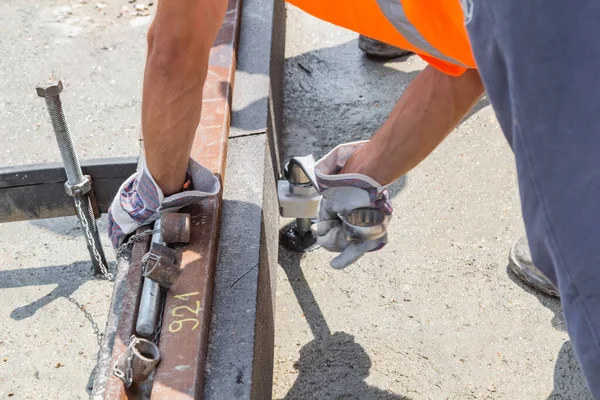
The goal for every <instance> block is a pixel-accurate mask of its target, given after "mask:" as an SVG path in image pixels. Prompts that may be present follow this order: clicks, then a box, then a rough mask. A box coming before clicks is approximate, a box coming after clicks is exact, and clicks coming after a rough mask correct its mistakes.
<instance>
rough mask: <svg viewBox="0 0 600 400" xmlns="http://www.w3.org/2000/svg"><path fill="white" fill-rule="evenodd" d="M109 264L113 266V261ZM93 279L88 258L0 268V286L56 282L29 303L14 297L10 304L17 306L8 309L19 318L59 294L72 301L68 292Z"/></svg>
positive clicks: (9, 286) (70, 293) (41, 284)
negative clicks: (39, 265) (56, 263)
mask: <svg viewBox="0 0 600 400" xmlns="http://www.w3.org/2000/svg"><path fill="white" fill-rule="evenodd" d="M113 264H114V263H113ZM110 267H111V269H114V265H110ZM92 279H94V274H93V271H91V269H90V262H89V261H78V262H75V263H73V264H70V265H54V266H49V267H42V268H23V269H16V270H15V269H13V270H4V271H0V290H1V289H9V288H16V287H23V286H43V285H52V284H56V285H57V286H56V287H55V288H54V289H53V290H52V291H51V292H50V293H48V294H46V295H45V296H43V297H41V298H39V299H37V300H34V301H33V302H31V303H29V304H25V305H19V304H18V298H15V300H14V301H13V305H15V306H17V307H16V308H15V309H14V310H13V311H12V312H11V314H10V317H11V318H12V319H14V320H17V321H20V320H23V319H26V318H29V317H32V316H33V315H35V313H36V312H37V311H38V310H40V309H41V308H42V307H44V306H46V305H48V304H50V303H51V302H53V301H54V300H56V299H58V298H60V297H63V298H66V299H67V300H69V301H72V297H71V295H72V294H73V293H74V292H75V291H76V290H77V289H78V288H79V287H80V286H81V285H83V284H84V283H85V282H87V281H89V280H92Z"/></svg>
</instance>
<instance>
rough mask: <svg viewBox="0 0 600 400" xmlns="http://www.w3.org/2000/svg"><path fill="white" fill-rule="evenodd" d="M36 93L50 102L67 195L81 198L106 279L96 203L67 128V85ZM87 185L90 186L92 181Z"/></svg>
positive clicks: (45, 86)
mask: <svg viewBox="0 0 600 400" xmlns="http://www.w3.org/2000/svg"><path fill="white" fill-rule="evenodd" d="M35 90H36V92H37V94H38V96H40V97H43V98H44V100H46V106H47V107H48V113H49V114H50V121H51V122H52V128H53V129H54V135H55V136H56V142H57V143H58V149H59V150H60V156H61V158H62V160H63V164H64V167H65V172H66V174H67V183H66V184H65V186H66V188H67V189H66V191H67V193H68V194H69V195H75V196H77V197H76V198H75V205H76V207H77V205H79V207H78V209H79V210H78V217H79V219H80V222H81V225H82V226H83V228H84V233H85V236H86V241H87V246H88V251H89V253H90V257H91V259H92V264H93V265H94V269H95V271H96V273H104V274H105V275H106V276H109V275H108V269H107V267H106V266H107V263H106V257H105V256H104V251H103V250H102V246H101V244H100V236H99V235H98V227H97V225H96V220H95V218H94V213H93V208H92V203H91V202H90V198H89V196H88V195H86V194H85V192H84V190H86V189H87V186H86V179H85V178H84V177H83V172H82V171H81V166H80V165H79V159H78V158H77V154H75V146H74V145H73V139H72V138H71V132H70V131H69V124H67V119H66V118H65V113H64V111H63V108H62V103H61V101H60V93H61V92H62V90H63V84H62V82H61V81H55V80H47V81H44V82H40V83H39V84H38V85H37V87H36V89H35ZM87 183H88V184H89V181H88V182H87ZM70 189H72V193H69V192H70ZM87 190H89V189H87Z"/></svg>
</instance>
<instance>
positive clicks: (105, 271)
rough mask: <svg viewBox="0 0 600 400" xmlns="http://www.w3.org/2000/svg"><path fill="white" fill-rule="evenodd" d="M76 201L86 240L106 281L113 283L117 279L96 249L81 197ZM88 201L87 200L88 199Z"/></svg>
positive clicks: (76, 198) (76, 197) (77, 197)
mask: <svg viewBox="0 0 600 400" xmlns="http://www.w3.org/2000/svg"><path fill="white" fill-rule="evenodd" d="M74 199H75V208H76V209H77V214H78V215H79V221H81V225H82V226H83V230H84V232H85V238H86V240H87V242H88V244H89V245H90V247H91V249H92V252H93V253H94V258H95V259H96V262H97V263H98V265H99V266H100V271H101V272H102V275H103V276H104V277H105V278H106V279H108V280H109V281H111V282H112V281H114V279H115V277H114V275H113V274H111V273H110V272H108V267H107V266H106V264H104V261H102V257H101V256H100V252H99V251H98V249H97V248H96V242H95V241H94V238H93V236H92V231H91V228H90V225H89V224H88V222H87V219H86V217H85V214H84V213H83V209H82V208H81V197H80V196H75V197H74ZM86 200H87V198H86Z"/></svg>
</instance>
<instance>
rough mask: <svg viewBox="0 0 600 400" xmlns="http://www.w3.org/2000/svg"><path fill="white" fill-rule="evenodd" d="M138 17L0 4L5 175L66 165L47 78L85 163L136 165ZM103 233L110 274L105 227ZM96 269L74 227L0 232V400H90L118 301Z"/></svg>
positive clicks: (59, 2) (89, 7)
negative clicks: (55, 84) (113, 160)
mask: <svg viewBox="0 0 600 400" xmlns="http://www.w3.org/2000/svg"><path fill="white" fill-rule="evenodd" d="M103 6H104V7H103ZM134 7H135V3H129V2H128V1H127V0H119V1H115V2H102V1H68V0H40V1H31V0H8V1H3V2H0V22H1V23H0V37H2V38H3V39H4V40H0V54H2V57H0V81H1V82H2V85H0V143H1V144H2V145H1V146H0V165H2V166H6V165H20V164H29V163H41V162H46V161H59V160H60V155H59V152H58V148H57V146H56V143H55V139H54V135H53V133H52V127H51V125H50V121H49V120H48V115H47V111H46V109H45V104H44V101H43V100H42V99H40V98H38V97H37V96H36V94H35V85H36V83H37V82H38V81H41V80H43V79H47V78H49V77H57V78H61V79H63V82H64V83H65V91H64V95H63V104H64V108H65V111H66V113H67V118H68V120H69V122H70V125H71V131H72V133H73V134H74V137H75V146H76V149H77V152H78V154H79V156H80V158H100V157H112V156H126V155H137V138H138V135H139V120H140V101H141V80H142V73H143V67H144V59H145V52H146V46H145V37H146V31H147V27H148V24H149V23H150V17H148V16H138V15H137V14H136V12H135V10H134ZM152 8H154V6H152V7H150V9H152ZM126 10H127V11H126ZM144 13H145V12H144ZM100 231H101V232H102V240H103V243H104V245H105V252H106V254H107V257H108V258H109V259H110V260H111V262H112V263H113V264H111V267H113V268H114V256H113V253H112V250H111V249H110V247H108V243H109V242H108V238H107V236H106V233H105V232H106V221H105V219H102V221H101V223H100ZM90 268H91V263H90V262H89V255H88V252H87V249H86V246H85V240H84V239H83V236H82V232H81V229H80V228H79V224H78V222H77V219H76V218H74V217H73V218H58V219H52V220H44V221H32V222H22V223H9V224H2V225H0V326H1V327H2V329H1V330H0V398H2V399H4V398H7V396H10V398H11V399H13V398H14V399H84V398H87V397H88V394H87V390H86V386H87V385H88V383H89V382H90V378H91V374H92V370H93V368H94V365H95V361H96V353H97V350H98V340H99V338H100V336H99V335H100V333H101V332H100V331H101V330H103V329H104V326H105V323H106V315H107V311H108V306H109V302H110V295H111V293H112V284H111V283H109V282H107V281H103V280H96V279H93V276H92V273H91V271H90Z"/></svg>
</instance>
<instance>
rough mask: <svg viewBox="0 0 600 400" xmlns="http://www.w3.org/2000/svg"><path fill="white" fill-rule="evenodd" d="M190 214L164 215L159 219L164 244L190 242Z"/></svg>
mask: <svg viewBox="0 0 600 400" xmlns="http://www.w3.org/2000/svg"><path fill="white" fill-rule="evenodd" d="M190 221H191V217H190V214H185V213H165V214H163V215H162V217H161V223H160V233H161V235H162V240H163V241H164V242H166V243H189V242H190V223H191V222H190Z"/></svg>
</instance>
